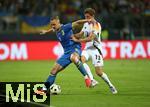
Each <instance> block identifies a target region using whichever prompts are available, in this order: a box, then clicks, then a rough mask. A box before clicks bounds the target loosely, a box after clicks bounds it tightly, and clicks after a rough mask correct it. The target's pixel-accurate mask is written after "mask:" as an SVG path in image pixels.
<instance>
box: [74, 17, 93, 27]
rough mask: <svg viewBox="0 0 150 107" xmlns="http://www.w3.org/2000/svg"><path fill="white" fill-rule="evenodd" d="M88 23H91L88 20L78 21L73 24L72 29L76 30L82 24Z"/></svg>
mask: <svg viewBox="0 0 150 107" xmlns="http://www.w3.org/2000/svg"><path fill="white" fill-rule="evenodd" d="M88 21H90V20H87V19H81V20H77V21H75V22H73V23H72V27H73V28H75V27H77V26H79V25H81V24H84V23H85V22H88Z"/></svg>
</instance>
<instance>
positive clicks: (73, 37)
mask: <svg viewBox="0 0 150 107" xmlns="http://www.w3.org/2000/svg"><path fill="white" fill-rule="evenodd" d="M94 39H95V34H94V33H92V32H91V33H90V34H89V36H88V37H86V38H80V39H78V38H76V36H72V40H73V41H75V42H90V41H92V40H94Z"/></svg>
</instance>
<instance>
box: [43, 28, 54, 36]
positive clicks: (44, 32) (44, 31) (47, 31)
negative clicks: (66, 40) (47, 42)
mask: <svg viewBox="0 0 150 107" xmlns="http://www.w3.org/2000/svg"><path fill="white" fill-rule="evenodd" d="M52 31H54V29H52V28H50V29H48V30H41V31H40V34H41V35H44V34H46V33H49V32H52Z"/></svg>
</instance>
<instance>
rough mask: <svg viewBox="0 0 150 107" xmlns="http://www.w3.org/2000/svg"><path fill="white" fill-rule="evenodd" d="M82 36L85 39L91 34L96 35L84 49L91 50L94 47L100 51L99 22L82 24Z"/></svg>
mask: <svg viewBox="0 0 150 107" xmlns="http://www.w3.org/2000/svg"><path fill="white" fill-rule="evenodd" d="M81 31H83V32H84V36H85V37H87V36H88V35H89V34H90V33H91V32H93V33H94V34H95V35H96V38H95V39H94V40H92V41H90V42H86V45H85V49H92V48H94V47H95V46H96V47H99V48H100V49H101V37H100V35H101V25H100V23H99V22H95V23H88V22H86V23H84V25H83V28H82V30H81Z"/></svg>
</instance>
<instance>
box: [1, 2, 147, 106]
mask: <svg viewBox="0 0 150 107" xmlns="http://www.w3.org/2000/svg"><path fill="white" fill-rule="evenodd" d="M87 7H92V8H94V9H95V10H96V19H97V20H98V21H99V22H100V23H101V25H102V35H101V36H102V40H103V41H104V42H103V46H104V57H105V59H108V60H106V61H105V66H104V70H105V71H106V72H107V73H108V75H110V78H112V80H113V83H114V84H115V85H116V87H117V88H118V90H119V93H118V95H116V96H113V95H111V93H110V92H109V91H108V88H107V87H106V85H105V84H104V83H103V82H101V81H100V85H99V86H97V87H95V88H94V89H91V90H88V89H86V88H85V87H84V83H83V80H82V77H81V76H80V74H79V73H77V72H74V70H75V71H77V69H76V68H75V66H74V65H72V64H71V65H70V66H69V67H68V68H67V69H66V70H65V72H63V73H60V74H59V76H58V78H57V81H56V82H57V83H58V84H59V85H60V86H61V88H62V94H61V95H58V96H52V105H54V106H56V107H81V106H83V105H84V106H86V107H92V106H93V107H108V106H110V107H118V106H119V107H120V106H122V107H134V106H136V107H149V106H150V102H149V99H150V93H149V90H150V85H149V81H150V79H149V76H150V72H149V66H150V62H149V59H150V0H0V75H1V76H0V82H6V81H9V82H10V81H11V82H12V81H20V82H22V81H23V82H24V81H30V82H31V81H45V78H46V77H47V75H48V73H49V71H50V68H51V67H52V66H53V64H54V60H56V59H57V58H59V57H60V56H61V55H62V53H63V50H62V47H61V46H60V44H59V43H58V41H57V38H56V36H55V34H54V33H51V34H46V35H39V31H40V29H48V28H49V20H50V18H51V16H53V15H58V16H59V17H60V19H61V22H62V23H67V22H72V21H75V20H78V19H81V18H84V15H83V11H84V9H85V8H87ZM81 27H82V26H81ZM79 30H80V28H79V29H77V30H76V31H74V32H78V31H79ZM83 46H84V44H83ZM133 59H134V60H133ZM35 60H36V61H35ZM37 60H38V61H37ZM41 60H42V61H41ZM89 65H90V68H91V69H92V72H93V73H94V68H93V67H92V65H91V62H89ZM2 75H3V76H2ZM94 76H95V78H96V79H97V80H98V81H99V80H100V79H99V78H98V77H96V75H95V74H94ZM69 80H70V81H69ZM71 81H73V83H72V82H71ZM79 83H81V84H79ZM79 98H81V99H80V101H79ZM87 100H88V103H87ZM97 100H98V101H97ZM116 101H117V102H116Z"/></svg>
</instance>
